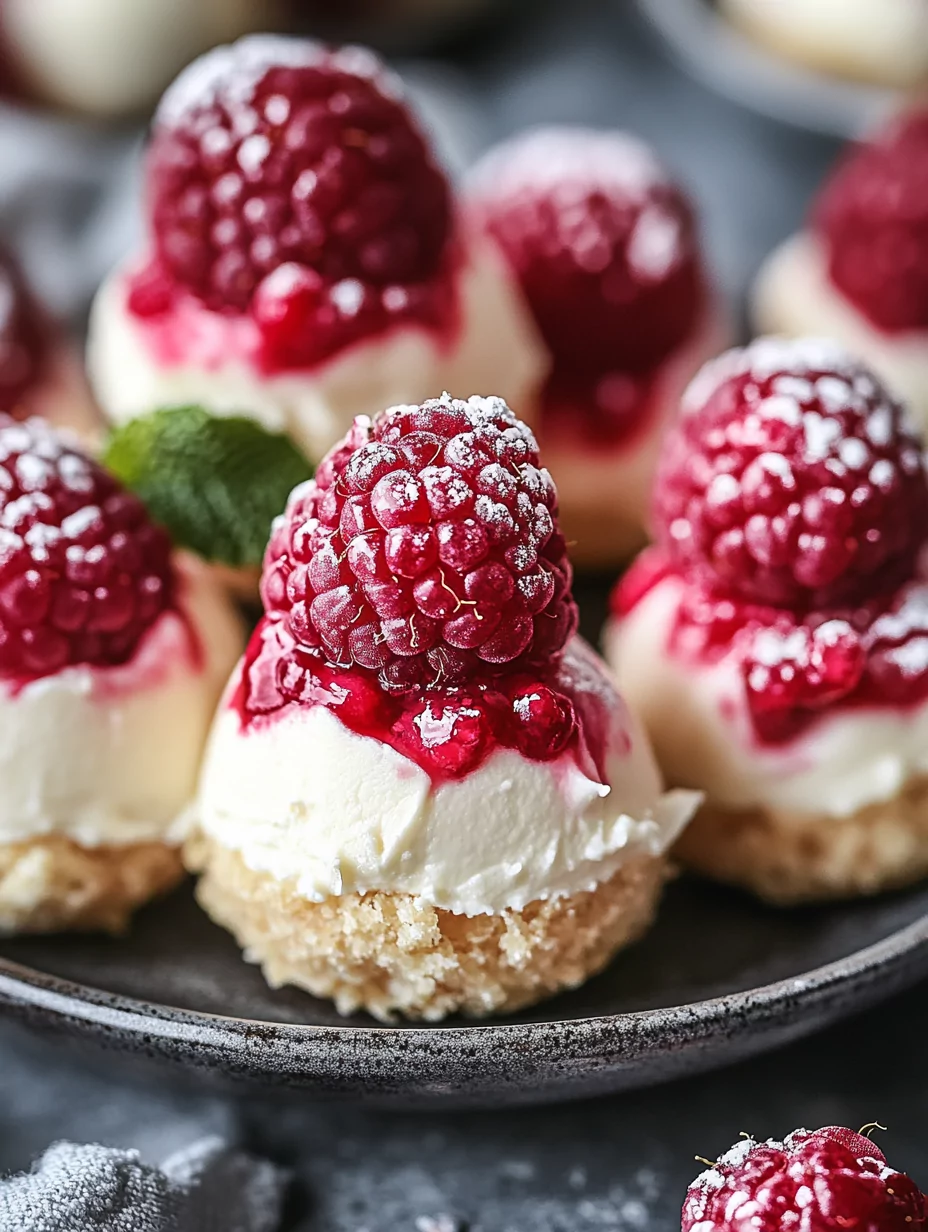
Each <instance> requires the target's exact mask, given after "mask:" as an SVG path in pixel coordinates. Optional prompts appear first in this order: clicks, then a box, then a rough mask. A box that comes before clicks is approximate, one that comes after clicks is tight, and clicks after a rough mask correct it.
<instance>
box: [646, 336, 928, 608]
mask: <svg viewBox="0 0 928 1232" xmlns="http://www.w3.org/2000/svg"><path fill="white" fill-rule="evenodd" d="M654 521H655V530H656V533H657V536H658V539H659V541H660V542H661V544H662V545H663V546H664V548H665V550H666V551H667V552H668V554H669V556H670V557H671V559H672V561H673V562H674V563H675V565H676V566H677V567H679V568H682V569H684V570H686V571H687V572H688V573H689V574H690V575H691V576H693V577H695V578H696V579H698V580H701V581H703V582H704V583H706V584H707V585H709V586H712V587H718V588H721V589H722V590H726V589H727V590H729V591H730V592H731V593H733V594H736V595H738V596H740V597H742V598H746V599H750V600H754V601H757V602H761V603H769V604H774V605H778V606H783V607H790V608H794V609H797V610H814V609H816V608H823V607H824V608H827V607H829V606H834V605H836V604H840V603H844V602H856V601H862V600H864V599H868V598H870V597H871V596H872V595H873V594H874V593H878V592H879V591H881V590H887V591H888V590H891V589H893V588H894V587H895V586H896V585H898V584H899V582H901V581H902V580H904V579H905V578H906V577H907V576H908V575H909V574H910V573H911V570H912V567H913V565H914V561H915V558H916V555H917V553H918V551H919V549H920V547H921V546H922V544H923V543H924V541H925V536H926V529H928V482H926V475H925V468H924V462H923V458H922V451H921V444H920V442H919V440H918V439H917V437H916V436H915V434H914V432H913V431H912V430H911V428H910V427H909V425H908V422H907V420H906V418H905V416H904V414H903V411H902V409H901V407H900V406H899V404H898V403H897V402H895V401H894V400H893V398H892V397H891V396H890V395H889V394H888V393H887V391H886V390H885V389H884V388H883V386H882V385H881V384H880V383H879V381H878V380H877V378H876V377H875V376H874V375H873V373H872V372H871V371H870V370H869V369H867V368H866V367H865V366H863V365H862V364H860V363H858V362H856V361H855V360H853V359H851V358H850V357H849V356H848V355H847V354H846V352H844V351H843V350H842V349H841V348H839V347H838V346H837V345H836V344H831V343H827V342H821V341H817V340H802V341H795V342H787V341H783V340H778V339H771V338H767V339H760V340H758V341H757V342H755V343H753V344H752V345H751V346H750V347H748V348H746V349H745V350H735V351H730V352H728V353H727V354H726V355H723V356H722V357H721V358H719V359H717V360H714V361H712V362H711V363H709V364H708V365H706V367H705V368H704V369H703V371H702V372H701V373H700V374H699V375H698V376H697V377H696V379H695V381H694V382H693V383H692V385H691V386H690V389H689V390H688V392H687V394H686V396H685V398H684V405H683V414H682V416H681V418H680V420H679V422H678V423H677V425H675V427H674V428H673V429H672V431H671V432H670V434H669V436H668V438H667V441H666V443H665V448H664V452H663V456H662V459H661V463H660V466H659V468H658V477H657V483H656V489H655V504H654Z"/></svg>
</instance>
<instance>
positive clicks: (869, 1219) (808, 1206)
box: [682, 1128, 928, 1232]
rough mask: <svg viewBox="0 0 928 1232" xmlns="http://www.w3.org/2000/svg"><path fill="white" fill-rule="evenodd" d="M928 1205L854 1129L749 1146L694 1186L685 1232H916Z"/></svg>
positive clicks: (748, 1142) (926, 1220)
mask: <svg viewBox="0 0 928 1232" xmlns="http://www.w3.org/2000/svg"><path fill="white" fill-rule="evenodd" d="M926 1226H928V1204H926V1199H925V1197H924V1195H923V1194H922V1193H921V1192H920V1191H919V1189H918V1186H917V1185H915V1183H914V1182H913V1181H910V1180H909V1178H908V1177H907V1176H905V1175H904V1174H903V1173H901V1172H896V1171H894V1169H892V1168H891V1167H890V1166H889V1165H888V1164H887V1162H886V1158H885V1156H884V1155H883V1152H882V1151H881V1150H879V1148H878V1147H876V1146H874V1144H873V1143H872V1142H871V1141H870V1140H869V1139H868V1138H864V1137H862V1136H861V1135H860V1134H855V1133H853V1132H852V1131H851V1130H849V1129H840V1128H828V1129H819V1130H816V1131H815V1132H814V1133H810V1132H809V1131H808V1130H807V1129H797V1130H796V1131H795V1132H794V1133H791V1134H790V1135H789V1136H788V1137H787V1138H786V1139H785V1141H783V1142H773V1141H768V1142H755V1141H754V1140H753V1139H750V1138H747V1139H745V1140H744V1141H743V1142H739V1143H738V1144H737V1145H736V1146H734V1147H732V1149H731V1150H730V1151H729V1152H728V1153H727V1154H726V1155H723V1156H722V1157H721V1159H719V1160H718V1162H717V1163H716V1164H715V1165H714V1167H712V1168H710V1169H709V1171H708V1172H704V1173H703V1174H702V1176H699V1177H697V1178H696V1180H695V1181H694V1182H693V1184H692V1185H691V1186H690V1188H689V1191H688V1192H687V1195H686V1201H685V1202H684V1204H683V1221H682V1232H848V1229H854V1232H919V1230H920V1229H924V1228H925V1227H926Z"/></svg>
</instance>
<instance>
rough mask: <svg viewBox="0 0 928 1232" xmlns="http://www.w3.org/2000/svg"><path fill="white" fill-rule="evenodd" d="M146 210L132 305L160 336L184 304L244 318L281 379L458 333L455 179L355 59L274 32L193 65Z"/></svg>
mask: <svg viewBox="0 0 928 1232" xmlns="http://www.w3.org/2000/svg"><path fill="white" fill-rule="evenodd" d="M148 210H149V222H150V230H151V238H152V245H153V256H152V259H151V261H150V263H149V265H148V266H146V267H145V268H144V269H142V270H141V271H140V272H139V273H137V274H136V275H135V276H134V278H133V280H132V284H131V287H130V292H129V300H128V302H129V308H130V310H131V311H132V312H134V313H135V314H136V316H137V317H140V318H144V319H145V321H146V322H147V323H148V324H149V326H150V328H151V329H152V331H153V332H154V335H155V336H156V338H157V337H158V336H159V333H160V334H164V333H165V326H164V322H165V318H168V319H169V318H170V315H171V313H172V311H173V312H175V313H176V312H177V310H178V305H181V306H182V307H183V309H184V312H185V313H186V314H188V315H189V314H190V313H191V312H193V311H194V310H195V308H197V307H198V308H199V310H200V312H201V314H203V313H204V312H205V313H208V314H220V315H221V316H223V315H224V316H227V317H242V316H245V317H247V318H248V320H249V321H250V322H251V323H252V325H253V328H254V333H255V335H256V338H257V341H256V342H255V344H254V349H255V352H256V354H255V356H254V358H255V361H256V362H257V363H259V365H260V366H261V367H262V368H263V369H265V370H267V371H272V370H276V369H286V368H306V367H310V366H312V365H313V364H314V363H317V362H320V361H322V360H323V359H325V358H327V357H329V356H331V355H333V354H334V353H336V352H337V351H340V350H341V349H342V348H343V347H345V346H347V345H349V344H350V343H352V342H354V341H357V340H358V339H361V338H367V337H370V336H373V335H375V334H378V333H381V332H383V331H384V330H386V329H388V328H390V327H391V326H394V325H397V324H401V323H404V322H415V323H420V324H424V325H426V326H428V327H429V328H432V329H439V330H448V329H451V328H452V327H453V324H454V322H455V313H456V304H455V295H454V286H453V279H452V278H451V273H452V271H453V267H454V265H455V263H456V259H457V258H456V255H455V253H454V251H453V250H454V247H455V245H454V244H453V243H452V233H453V217H452V206H451V196H450V191H449V187H448V183H447V180H446V178H445V176H444V174H443V173H442V171H441V170H440V169H439V167H438V166H437V165H436V163H435V160H434V158H433V156H432V153H431V151H430V149H429V147H428V145H427V143H426V140H425V138H424V137H423V135H422V133H421V132H420V130H419V129H418V127H417V125H416V123H415V122H414V120H413V118H412V116H411V115H410V113H409V111H408V109H407V107H406V105H405V103H404V102H403V99H402V97H401V95H400V93H399V90H398V86H397V83H396V82H395V80H394V79H393V78H392V77H391V76H390V75H389V74H388V73H387V72H386V70H385V69H384V68H383V66H382V65H381V64H380V62H379V61H378V60H377V59H376V58H375V57H374V56H373V55H371V54H370V53H369V52H366V51H363V50H361V49H359V48H343V49H340V50H331V49H328V48H325V47H323V46H321V45H320V44H317V43H313V42H310V41H304V40H299V39H284V38H278V37H272V36H266V35H262V36H253V37H251V38H246V39H242V40H240V41H239V42H238V43H236V44H234V45H233V46H231V47H221V48H218V49H216V50H214V51H212V52H210V53H209V54H207V55H206V56H203V57H202V58H201V59H199V60H197V61H195V62H194V64H193V65H191V66H190V68H188V69H187V70H186V71H185V72H184V73H182V74H181V76H180V77H179V78H178V79H177V81H176V82H175V83H174V85H173V86H172V87H171V88H170V89H169V90H168V92H167V93H166V94H165V96H164V98H163V99H162V102H161V105H160V107H159V109H158V113H157V115H156V117H155V123H154V129H153V135H152V140H151V145H150V148H149V152H148ZM190 300H192V301H193V303H192V304H191V303H189V302H188V301H190ZM220 324H221V322H220ZM159 327H160V328H159ZM161 341H162V345H163V349H164V350H165V351H166V352H167V351H168V350H169V349H170V341H171V339H170V335H169V334H168V336H167V337H166V338H165V337H162V338H161ZM175 344H176V340H175Z"/></svg>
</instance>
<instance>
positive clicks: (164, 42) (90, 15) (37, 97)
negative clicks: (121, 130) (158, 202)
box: [0, 0, 281, 120]
mask: <svg viewBox="0 0 928 1232" xmlns="http://www.w3.org/2000/svg"><path fill="white" fill-rule="evenodd" d="M280 15H281V9H280V7H279V5H278V3H277V0H41V2H40V3H38V4H37V3H35V0H3V3H2V4H0V85H2V89H3V91H4V93H7V94H12V95H14V96H17V97H20V98H24V99H27V100H32V101H35V102H38V103H42V104H45V105H47V106H51V107H54V108H57V109H60V110H62V111H69V112H76V113H78V114H82V115H86V116H89V117H93V118H96V119H103V120H107V119H119V118H121V117H124V116H132V115H140V114H142V113H144V112H145V111H146V110H147V109H148V108H150V107H151V106H152V104H153V103H154V102H155V100H156V99H157V98H158V95H159V94H160V93H161V91H162V90H163V89H164V88H165V86H166V85H167V84H168V82H169V81H170V80H171V78H172V77H174V75H175V74H176V73H178V72H179V71H180V70H181V69H182V68H183V67H184V65H185V64H186V63H187V62H188V61H189V60H191V59H193V57H194V56H197V55H200V54H201V53H202V52H204V51H208V50H209V48H210V47H213V46H215V45H216V44H217V43H221V42H225V41H227V40H229V39H234V38H237V37H238V36H239V35H241V34H244V33H246V32H247V31H249V30H257V29H261V28H264V27H267V26H268V25H273V24H274V23H275V22H276V21H277V20H279V19H280Z"/></svg>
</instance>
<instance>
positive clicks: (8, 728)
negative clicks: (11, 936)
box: [0, 565, 242, 847]
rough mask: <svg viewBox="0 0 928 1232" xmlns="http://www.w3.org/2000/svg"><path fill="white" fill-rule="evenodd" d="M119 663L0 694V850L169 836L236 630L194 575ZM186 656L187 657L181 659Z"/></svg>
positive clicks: (224, 605) (220, 601) (178, 823)
mask: <svg viewBox="0 0 928 1232" xmlns="http://www.w3.org/2000/svg"><path fill="white" fill-rule="evenodd" d="M184 572H185V581H184V592H183V600H184V607H185V613H186V615H187V617H188V619H189V620H190V622H191V625H192V627H193V629H194V630H195V631H196V636H197V638H198V639H199V640H200V643H201V646H200V650H199V652H197V651H196V649H195V647H193V646H192V643H191V637H190V628H188V626H187V624H186V622H185V620H184V618H183V617H181V616H180V615H178V613H177V612H165V613H164V614H162V616H161V617H159V619H158V620H157V621H156V623H155V624H154V625H153V626H152V628H151V629H150V630H149V631H148V633H147V634H146V635H145V637H144V638H143V640H142V642H141V644H140V645H139V648H138V649H137V651H136V653H135V654H134V656H133V657H132V659H131V660H130V662H129V663H127V664H124V665H121V666H119V667H86V666H78V667H68V668H65V669H64V670H63V671H60V672H57V673H56V674H55V675H52V676H46V677H43V678H41V679H39V680H35V681H32V682H30V683H28V684H26V685H23V686H20V687H18V688H16V689H10V688H9V687H0V843H10V842H19V841H22V840H26V839H32V838H38V837H40V836H42V835H47V834H59V835H64V836H65V837H67V838H70V839H73V840H74V841H75V842H77V843H80V844H82V845H83V846H86V847H95V846H100V845H108V846H109V845H112V846H119V845H123V844H127V843H137V842H145V841H149V840H155V839H164V840H166V841H169V842H175V841H178V840H179V839H180V838H181V837H182V834H181V832H180V831H181V829H182V826H183V822H184V819H185V813H186V810H187V809H188V807H189V804H190V801H191V799H192V797H193V794H194V790H195V787H196V780H197V772H198V769H199V763H200V757H201V754H202V751H203V745H204V743H205V740H206V735H207V733H208V731H209V724H210V720H211V718H212V715H213V712H214V709H215V705H216V700H217V697H218V695H219V693H220V692H221V690H222V686H223V684H224V682H225V679H226V677H227V674H228V672H229V670H230V668H231V665H232V664H233V663H234V661H235V658H236V656H237V654H238V653H239V651H240V649H241V643H242V637H241V629H240V627H239V624H238V620H237V617H236V616H235V615H234V613H233V612H232V611H231V609H230V608H229V606H228V601H227V600H226V598H225V596H224V595H223V594H222V593H221V592H220V591H219V590H218V589H217V588H216V587H215V584H214V583H213V582H212V580H211V579H210V578H209V576H208V575H207V574H206V572H205V571H204V570H203V569H202V568H197V567H196V566H193V565H191V566H190V567H189V568H188V567H186V566H185V570H184ZM192 651H193V652H192Z"/></svg>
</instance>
